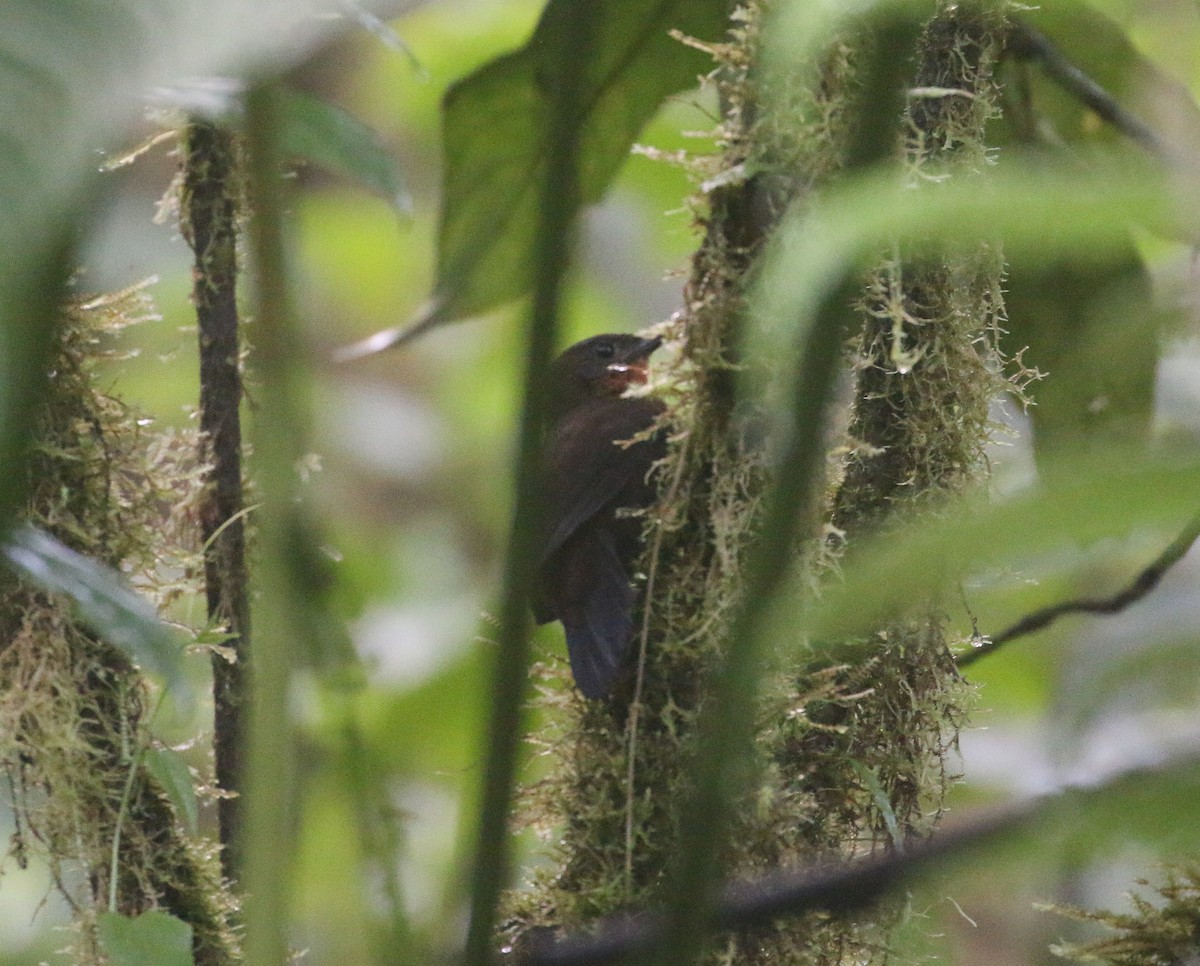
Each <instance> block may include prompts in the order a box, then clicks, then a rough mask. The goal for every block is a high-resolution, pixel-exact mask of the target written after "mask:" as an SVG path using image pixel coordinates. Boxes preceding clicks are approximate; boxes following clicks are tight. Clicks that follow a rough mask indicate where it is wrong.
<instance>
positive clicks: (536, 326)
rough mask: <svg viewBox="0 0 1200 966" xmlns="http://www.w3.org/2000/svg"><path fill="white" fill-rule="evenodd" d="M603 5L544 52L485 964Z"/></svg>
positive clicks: (478, 942) (502, 859)
mask: <svg viewBox="0 0 1200 966" xmlns="http://www.w3.org/2000/svg"><path fill="white" fill-rule="evenodd" d="M595 2H596V0H579V2H578V3H577V4H576V5H575V6H574V8H573V9H572V10H571V12H570V17H564V18H563V19H562V21H561V22H560V23H559V24H558V25H557V26H559V27H560V29H559V30H558V31H557V32H556V34H554V36H555V37H556V39H557V42H556V43H553V44H551V45H549V49H548V51H547V54H546V58H547V61H548V64H547V67H548V70H547V76H548V77H549V78H550V79H549V80H548V82H547V83H548V84H549V85H550V86H551V91H550V111H549V117H548V121H547V126H546V137H547V144H546V169H545V173H544V177H543V180H542V185H541V187H542V191H541V196H540V199H539V224H538V234H537V250H536V254H535V266H536V267H535V277H534V293H533V308H532V313H531V317H530V325H529V342H528V348H527V351H526V369H525V389H524V403H523V409H522V413H521V427H520V439H519V443H518V451H517V461H516V496H515V508H514V510H513V520H512V531H511V533H510V536H509V542H508V552H507V556H506V559H505V566H504V586H503V602H502V605H501V612H500V629H499V633H498V635H497V645H498V646H497V648H496V663H495V670H494V672H493V682H494V683H493V685H492V694H493V700H492V713H491V720H490V725H489V737H488V757H487V762H486V765H485V771H484V787H483V804H482V807H481V810H480V816H479V830H478V844H477V846H476V848H475V849H474V853H473V854H474V857H475V865H474V868H473V870H472V877H471V918H470V924H469V926H468V930H467V945H466V952H465V957H464V960H465V962H466V963H467V964H471V966H485V964H487V963H490V962H492V961H493V959H494V942H495V936H494V933H495V928H496V909H497V905H498V903H499V899H500V893H501V891H502V890H503V889H504V886H505V884H506V882H507V879H508V873H509V861H510V855H509V843H508V834H509V833H508V814H509V808H510V805H511V800H512V790H513V784H514V781H515V778H516V767H517V750H518V747H519V743H520V719H521V702H522V699H523V696H524V693H525V685H526V680H527V676H528V667H529V613H528V608H529V603H528V601H529V589H530V583H531V579H532V574H533V571H534V569H535V567H536V560H535V550H534V530H535V526H534V524H535V522H536V514H537V495H538V494H537V489H538V461H539V452H540V444H541V440H540V432H539V427H540V424H541V417H540V414H541V412H542V411H543V410H544V409H545V401H546V394H547V385H546V371H547V368H548V365H549V362H550V357H551V353H552V351H553V348H554V342H555V334H556V332H557V330H558V314H559V303H560V299H561V287H562V277H563V273H564V272H565V270H566V267H567V261H568V254H569V247H570V245H569V239H570V231H571V221H572V218H573V216H574V213H575V211H576V209H577V207H578V198H579V172H578V170H577V158H576V154H577V148H578V142H579V136H580V127H579V120H578V119H579V116H580V114H581V111H580V106H581V100H582V90H583V85H584V84H585V83H586V77H584V76H583V74H584V72H583V71H581V70H580V69H579V68H580V65H581V64H584V65H586V64H587V63H588V54H589V50H590V47H591V42H592V35H593V29H594V20H593V18H594V15H595Z"/></svg>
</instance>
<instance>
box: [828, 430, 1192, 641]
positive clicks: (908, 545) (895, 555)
mask: <svg viewBox="0 0 1200 966" xmlns="http://www.w3.org/2000/svg"><path fill="white" fill-rule="evenodd" d="M1073 462H1074V467H1073V471H1072V472H1071V473H1069V474H1068V473H1066V472H1064V473H1061V474H1054V476H1055V478H1056V482H1055V484H1054V485H1053V486H1049V485H1048V486H1045V487H1042V488H1040V489H1038V490H1032V491H1028V492H1025V493H1023V494H1021V495H1019V496H1016V497H1013V498H1010V499H1008V500H1004V501H1002V502H997V503H991V504H987V503H984V502H982V501H969V502H967V503H965V504H964V505H963V506H962V507H961V509H960V510H959V512H958V513H956V514H955V515H954V516H953V517H944V518H942V519H939V520H935V521H930V520H925V521H922V522H918V523H914V524H911V525H909V526H908V527H902V528H898V529H896V530H893V531H890V532H889V533H888V534H887V535H886V536H883V537H880V538H878V539H876V540H873V541H871V542H870V543H869V544H864V545H862V546H861V547H860V548H859V549H858V550H857V551H856V552H855V553H854V554H853V555H852V556H851V557H850V559H848V560H847V561H846V564H845V567H844V570H843V580H841V581H839V582H837V583H834V584H831V585H830V586H829V587H828V588H827V590H826V591H825V593H824V594H823V596H822V598H821V600H820V601H817V602H814V603H813V604H812V606H811V611H810V613H809V615H808V617H807V620H806V623H807V626H808V627H809V628H810V629H811V630H812V631H813V633H814V634H815V636H816V637H817V638H818V639H821V640H844V639H846V638H849V637H853V636H854V635H857V634H869V633H870V632H871V631H872V629H873V628H875V627H878V626H879V625H880V623H881V622H882V621H884V620H887V619H889V618H892V617H895V616H896V615H897V614H902V613H905V612H906V611H907V610H909V609H910V608H911V607H913V606H915V605H917V604H918V602H923V601H928V600H929V599H930V598H931V596H935V595H936V594H938V593H939V592H942V591H945V590H947V589H948V588H951V587H953V586H955V585H956V582H957V581H958V580H959V579H960V578H961V576H962V575H963V574H966V573H969V572H971V570H973V569H974V570H982V569H984V568H987V567H995V566H1004V565H1007V566H1011V567H1019V566H1020V565H1021V564H1022V563H1024V562H1027V561H1032V560H1036V559H1038V558H1039V557H1041V556H1045V555H1049V554H1053V553H1054V552H1055V551H1056V550H1057V549H1059V548H1061V547H1063V546H1071V547H1073V546H1077V545H1085V546H1086V545H1089V544H1094V543H1095V542H1097V541H1099V540H1101V539H1104V538H1112V537H1121V536H1124V535H1127V534H1128V533H1129V532H1130V531H1132V530H1134V529H1135V528H1140V529H1142V530H1146V531H1155V530H1157V531H1160V532H1164V533H1167V534H1173V532H1174V531H1176V530H1177V529H1178V528H1179V527H1181V526H1182V525H1183V524H1184V523H1185V522H1186V521H1187V520H1189V519H1191V518H1192V517H1193V516H1194V515H1195V512H1196V503H1197V494H1200V463H1198V462H1196V461H1195V460H1192V461H1187V462H1173V461H1166V460H1164V461H1157V460H1150V459H1147V458H1145V457H1144V455H1143V454H1141V453H1140V452H1138V451H1136V450H1135V451H1129V450H1126V451H1120V450H1117V449H1116V448H1114V449H1112V450H1111V451H1110V452H1109V453H1106V454H1103V455H1102V456H1100V457H1098V458H1093V459H1091V460H1085V459H1084V458H1082V457H1079V458H1076V459H1075V460H1074V461H1073ZM1147 494H1153V499H1148V498H1147ZM985 630H986V629H985ZM997 659H998V658H991V660H997Z"/></svg>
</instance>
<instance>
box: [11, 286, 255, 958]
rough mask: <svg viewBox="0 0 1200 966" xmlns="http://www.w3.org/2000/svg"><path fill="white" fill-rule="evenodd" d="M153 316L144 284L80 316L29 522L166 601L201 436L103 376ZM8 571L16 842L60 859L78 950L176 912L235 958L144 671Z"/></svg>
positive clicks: (69, 318) (185, 575)
mask: <svg viewBox="0 0 1200 966" xmlns="http://www.w3.org/2000/svg"><path fill="white" fill-rule="evenodd" d="M150 311H151V309H150V306H149V302H148V300H147V298H146V296H145V294H144V293H142V292H140V291H137V290H131V291H129V292H124V293H119V294H118V295H116V296H108V297H103V298H99V299H95V300H93V301H92V302H91V303H89V304H88V305H87V306H85V307H82V308H74V309H72V310H71V311H70V312H68V313H67V315H66V318H65V319H64V322H63V325H62V329H61V332H62V339H61V346H60V349H59V353H58V356H57V358H56V359H55V360H54V365H53V370H52V375H51V379H50V382H51V385H50V388H49V390H48V392H47V394H46V404H45V407H44V409H43V411H42V413H41V414H40V418H39V419H38V422H37V426H36V430H35V438H34V443H33V452H32V456H31V466H30V485H29V500H28V506H27V510H26V518H27V519H28V520H29V521H30V522H31V523H33V524H35V525H37V526H39V527H42V528H44V529H45V530H47V531H48V532H50V533H52V534H53V535H55V536H56V537H58V539H60V540H62V541H63V542H64V543H66V544H67V545H69V546H70V547H72V548H73V549H75V550H77V551H79V552H80V553H83V554H85V555H86V556H88V557H91V558H92V559H94V560H98V561H100V562H102V563H105V564H108V565H109V566H112V567H116V568H121V569H122V570H123V571H124V572H125V573H127V574H128V575H129V576H130V577H132V578H133V579H135V580H136V581H138V584H139V590H140V591H141V592H143V593H145V594H147V595H149V596H150V597H152V598H153V599H155V600H156V601H157V602H158V603H160V604H165V603H167V602H169V601H170V600H171V599H172V598H173V597H175V596H177V595H179V594H181V593H186V594H194V593H195V592H196V589H197V588H196V586H195V583H196V582H195V578H194V574H195V572H196V560H195V559H193V558H195V556H196V554H197V553H198V548H197V546H196V544H197V541H196V539H195V534H194V532H193V531H194V518H195V511H196V506H197V502H198V501H197V495H198V493H199V489H200V473H199V467H198V465H197V463H196V459H195V453H196V446H195V438H194V436H193V435H192V434H190V433H185V434H175V433H171V432H165V433H164V432H159V431H156V430H153V429H150V428H148V427H147V426H145V425H143V424H144V421H143V420H139V419H138V418H137V414H136V413H134V412H132V411H130V410H129V409H128V408H127V407H125V406H124V405H122V404H121V403H120V402H119V401H117V400H116V399H114V398H112V397H111V396H108V395H106V394H104V393H102V392H100V391H98V390H97V389H96V388H95V385H94V369H95V363H96V360H97V358H98V357H100V356H101V355H102V353H103V351H104V350H103V349H102V343H104V342H105V341H106V340H109V339H111V338H112V334H113V332H114V331H115V330H118V329H120V328H122V327H123V326H125V325H128V324H129V323H130V322H131V321H137V320H139V319H140V318H143V317H146V315H147V314H148V313H149V312H150ZM3 579H4V581H5V584H4V586H3V604H2V606H0V764H2V767H3V769H4V771H5V774H6V777H7V781H6V782H5V787H6V788H8V789H10V790H11V791H12V793H13V795H14V800H13V801H12V802H11V805H12V807H13V809H14V813H15V815H16V816H17V817H18V829H17V834H16V837H15V838H14V841H13V848H14V850H15V851H16V854H17V855H18V857H23V856H25V855H36V856H38V858H39V860H40V861H45V862H46V863H47V864H48V865H49V868H50V871H51V873H52V876H53V878H54V881H55V883H56V884H57V886H58V889H59V891H60V892H61V893H62V895H63V897H64V899H65V900H66V902H67V903H68V904H69V905H70V907H71V909H72V911H73V913H74V916H75V920H76V924H77V926H78V927H79V934H78V939H77V941H76V943H75V948H74V950H73V954H74V956H73V961H74V962H78V963H81V964H91V963H99V962H101V961H103V957H102V955H101V953H100V951H99V949H98V948H97V944H96V931H95V922H96V918H95V917H96V915H97V914H98V913H100V912H104V911H107V910H111V911H115V912H119V913H123V914H125V915H136V914H138V913H140V912H144V911H146V910H147V909H152V908H161V909H165V910H166V911H168V912H170V913H172V914H174V915H175V916H177V917H178V918H179V919H182V920H183V921H184V922H186V923H188V924H189V925H190V926H191V927H192V929H193V935H194V947H193V948H194V952H195V958H196V962H197V964H201V966H221V964H227V963H231V962H234V961H235V960H236V959H237V940H236V937H235V935H234V933H233V930H232V929H231V928H230V925H229V921H228V920H229V915H230V909H231V903H232V900H231V898H230V896H229V894H228V893H227V892H226V890H225V887H224V884H223V883H222V881H221V873H220V868H219V866H218V862H217V857H216V855H215V854H214V852H213V850H212V848H211V846H209V845H207V844H206V843H204V842H203V841H201V840H199V839H196V838H194V837H193V836H191V835H189V834H188V832H187V831H186V830H185V829H184V828H183V825H182V823H181V820H180V818H179V816H177V815H176V814H175V810H174V808H173V806H172V805H171V803H170V802H169V801H168V799H167V798H166V796H165V795H164V794H163V793H162V791H161V790H160V789H159V786H158V783H157V782H156V781H155V780H154V779H153V778H152V777H151V775H150V773H149V770H148V768H147V765H146V763H145V761H144V759H143V758H142V757H141V756H142V752H143V750H145V749H147V748H148V747H150V746H151V743H152V739H151V737H150V735H149V733H148V729H147V724H146V718H147V715H148V708H147V699H148V698H149V697H150V692H149V689H148V687H147V685H146V682H145V680H144V679H143V678H142V676H141V674H140V672H138V671H137V669H136V668H134V667H133V666H132V664H131V663H130V662H129V659H128V658H127V657H126V656H125V654H124V652H123V651H121V650H119V649H117V648H116V647H113V646H112V645H110V644H107V643H106V642H104V641H103V640H100V639H99V638H97V637H96V636H95V635H93V634H91V633H90V632H88V631H87V630H85V629H84V628H82V627H81V626H80V625H79V624H78V623H76V621H75V620H74V619H73V616H72V610H71V607H70V605H69V604H68V602H66V601H65V600H62V599H58V598H53V597H49V596H47V595H46V594H44V593H42V592H40V591H38V590H36V589H34V588H32V587H29V586H27V585H25V584H24V583H20V582H17V581H16V580H14V579H13V578H11V577H5V578H3ZM114 847H116V854H115V856H114ZM21 860H22V861H23V858H22V859H21ZM114 872H115V875H116V881H115V882H114V881H113V873H114Z"/></svg>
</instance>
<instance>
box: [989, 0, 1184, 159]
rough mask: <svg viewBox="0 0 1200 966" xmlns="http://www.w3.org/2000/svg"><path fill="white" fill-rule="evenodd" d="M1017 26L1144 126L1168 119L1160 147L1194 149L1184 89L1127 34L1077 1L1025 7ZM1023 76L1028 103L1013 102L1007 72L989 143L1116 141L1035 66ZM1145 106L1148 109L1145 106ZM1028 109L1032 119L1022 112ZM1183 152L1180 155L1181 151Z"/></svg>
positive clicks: (1074, 98)
mask: <svg viewBox="0 0 1200 966" xmlns="http://www.w3.org/2000/svg"><path fill="white" fill-rule="evenodd" d="M1020 16H1021V18H1022V20H1024V21H1026V22H1027V23H1029V24H1030V25H1032V26H1033V27H1035V28H1036V29H1037V30H1039V31H1041V32H1042V33H1043V34H1045V35H1046V36H1047V37H1048V38H1049V39H1050V41H1051V42H1052V43H1053V44H1054V45H1055V46H1056V47H1057V48H1058V49H1059V50H1061V51H1062V53H1063V54H1064V55H1065V56H1066V58H1067V59H1068V60H1069V61H1070V62H1071V63H1072V64H1073V65H1075V66H1076V67H1077V68H1079V69H1080V70H1082V71H1083V72H1084V74H1086V75H1087V77H1089V78H1090V79H1091V80H1093V81H1095V82H1096V83H1098V84H1099V85H1100V86H1101V87H1102V88H1104V89H1105V90H1106V91H1107V92H1108V93H1109V94H1111V95H1112V96H1113V97H1114V98H1116V100H1117V102H1118V103H1120V104H1121V106H1122V107H1123V108H1125V110H1127V111H1129V112H1130V113H1131V114H1132V115H1133V116H1135V117H1139V118H1140V120H1142V121H1144V122H1153V121H1155V120H1157V119H1160V118H1165V117H1168V116H1169V117H1170V118H1171V125H1172V127H1173V130H1170V131H1166V132H1161V131H1160V132H1159V133H1160V134H1166V135H1167V138H1166V139H1167V141H1168V143H1170V142H1175V143H1176V144H1177V146H1181V145H1179V142H1180V141H1181V140H1182V141H1185V142H1187V143H1188V144H1193V145H1194V144H1195V143H1196V139H1197V137H1200V108H1198V107H1197V105H1196V102H1195V100H1194V99H1193V98H1192V96H1191V94H1190V93H1189V92H1188V91H1187V89H1186V88H1184V86H1183V85H1182V84H1180V83H1179V82H1178V81H1176V80H1175V79H1174V78H1172V77H1171V76H1170V75H1169V74H1168V73H1167V72H1166V71H1165V70H1163V69H1162V68H1161V67H1159V66H1158V65H1157V64H1156V63H1154V61H1153V60H1151V59H1150V58H1149V57H1148V56H1147V55H1146V53H1145V52H1144V51H1143V50H1141V49H1139V48H1138V46H1137V45H1136V44H1135V43H1134V42H1133V40H1132V39H1131V37H1130V34H1129V32H1128V31H1127V30H1126V29H1124V28H1123V27H1122V26H1121V25H1120V24H1118V23H1117V22H1115V21H1114V20H1112V19H1111V18H1110V17H1108V16H1106V15H1105V13H1104V12H1102V11H1101V10H1098V9H1097V7H1096V5H1095V4H1093V3H1088V2H1081V0H1056V2H1055V3H1047V4H1040V5H1033V4H1031V5H1030V6H1029V7H1028V8H1027V9H1023V10H1021V12H1020ZM1021 69H1024V70H1027V77H1028V81H1029V93H1030V101H1029V103H1024V102H1022V101H1021V99H1020V98H1018V97H1016V96H1013V93H1014V92H1015V91H1016V90H1017V89H1018V88H1017V86H1016V85H1013V84H1011V80H1012V75H1011V74H1009V75H1008V77H1007V78H1006V80H1008V81H1009V82H1010V83H1009V87H1008V96H1006V104H1005V110H1004V111H1003V113H1002V115H1001V117H1000V118H999V119H998V121H997V123H996V125H995V128H996V129H995V132H994V133H995V135H996V141H997V142H998V143H1001V144H1003V143H1005V142H1006V141H1008V140H1010V139H1011V140H1015V141H1028V140H1029V139H1030V138H1035V139H1041V138H1043V137H1048V142H1049V143H1050V144H1055V143H1058V142H1061V141H1068V142H1071V143H1073V144H1086V143H1111V142H1113V141H1116V140H1119V139H1120V138H1121V137H1122V135H1121V134H1120V133H1118V132H1117V131H1116V129H1115V128H1113V127H1112V126H1110V125H1108V124H1106V123H1104V122H1102V121H1101V120H1100V119H1099V118H1098V117H1097V116H1096V115H1095V114H1093V113H1092V111H1091V110H1090V109H1089V108H1088V107H1087V106H1085V105H1084V104H1083V103H1082V102H1081V101H1080V100H1079V98H1078V97H1077V96H1075V95H1074V94H1072V93H1070V92H1068V91H1064V90H1063V89H1062V88H1061V87H1060V86H1058V85H1057V84H1056V83H1055V82H1053V81H1052V80H1050V79H1048V78H1047V77H1045V76H1044V73H1043V71H1042V70H1041V69H1040V68H1039V66H1038V65H1037V64H1036V63H1035V64H1029V65H1027V67H1023V68H1021ZM1151 105H1153V107H1151ZM1030 108H1032V114H1030V113H1029V109H1030ZM1186 152H1187V149H1186V148H1185V149H1184V153H1186Z"/></svg>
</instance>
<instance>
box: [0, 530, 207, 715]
mask: <svg viewBox="0 0 1200 966" xmlns="http://www.w3.org/2000/svg"><path fill="white" fill-rule="evenodd" d="M0 553H3V555H4V558H5V559H6V560H7V561H8V563H9V564H10V565H11V566H12V567H13V568H14V569H15V570H16V571H17V573H19V574H20V575H21V576H22V577H24V578H25V579H26V580H29V581H30V582H32V583H34V584H36V585H37V586H39V587H41V588H42V589H43V590H45V591H47V592H49V593H53V594H65V595H66V596H67V597H69V598H70V599H71V600H72V601H73V602H74V603H75V607H76V609H77V611H78V614H79V619H80V620H81V621H82V622H83V623H84V624H86V625H87V626H88V627H89V628H91V629H92V630H93V631H94V632H95V633H97V634H99V635H100V636H101V637H103V638H104V639H105V640H107V641H109V642H110V643H111V644H114V645H116V646H117V647H119V648H121V649H122V650H124V651H125V652H126V653H127V654H128V655H129V657H130V658H131V659H132V660H133V661H134V662H135V663H137V664H139V665H141V666H142V667H143V668H145V669H146V670H148V671H153V672H154V673H156V674H159V675H161V676H162V678H163V679H164V680H165V681H166V683H167V685H168V687H171V686H173V685H175V684H180V685H182V684H183V666H182V658H183V646H182V644H181V642H180V641H179V639H178V638H177V637H176V636H175V635H174V634H173V633H172V632H171V630H170V629H169V628H168V627H167V625H166V624H164V623H163V622H162V621H160V620H159V619H158V615H157V614H156V613H155V612H154V608H153V607H152V606H151V605H150V604H149V602H148V601H146V599H145V598H143V597H141V596H140V595H139V594H137V593H136V592H135V591H133V590H132V589H131V588H130V587H129V586H128V585H127V584H126V583H125V581H124V580H123V579H122V578H121V577H120V576H119V575H118V574H117V573H115V572H114V571H112V570H111V569H109V568H108V567H105V566H103V565H102V564H99V563H97V562H96V561H94V560H91V559H89V558H88V557H85V556H83V555H82V554H80V553H76V552H75V551H74V550H72V549H71V548H70V547H68V546H66V545H64V544H62V543H61V542H59V541H58V540H56V539H55V538H54V537H52V536H50V535H49V534H47V533H45V532H43V531H41V530H37V529H35V528H34V527H30V526H19V527H16V528H14V529H13V531H12V532H11V533H10V534H9V537H8V540H7V541H6V542H5V543H4V544H3V546H0ZM173 691H174V692H175V694H176V695H177V696H179V697H183V696H186V694H187V688H186V687H185V686H181V687H178V688H173Z"/></svg>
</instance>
